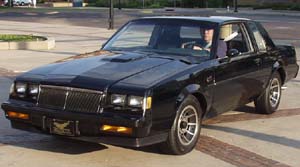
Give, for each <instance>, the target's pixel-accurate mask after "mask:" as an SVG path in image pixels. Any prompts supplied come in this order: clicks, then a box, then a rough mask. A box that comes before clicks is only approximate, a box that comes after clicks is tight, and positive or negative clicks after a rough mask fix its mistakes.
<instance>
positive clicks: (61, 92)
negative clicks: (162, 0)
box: [37, 85, 103, 113]
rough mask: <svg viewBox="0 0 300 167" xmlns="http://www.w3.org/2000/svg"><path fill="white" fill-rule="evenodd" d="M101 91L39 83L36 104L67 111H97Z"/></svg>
mask: <svg viewBox="0 0 300 167" xmlns="http://www.w3.org/2000/svg"><path fill="white" fill-rule="evenodd" d="M102 97H103V92H100V91H93V90H87V89H78V88H71V87H60V86H49V85H41V86H40V94H39V97H38V103H37V104H38V106H39V107H44V108H50V109H57V110H63V111H69V112H85V113H99V111H100V107H101V106H100V103H101V100H102Z"/></svg>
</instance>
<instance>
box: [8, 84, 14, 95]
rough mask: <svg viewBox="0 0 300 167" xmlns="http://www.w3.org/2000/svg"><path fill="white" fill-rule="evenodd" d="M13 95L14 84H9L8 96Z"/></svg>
mask: <svg viewBox="0 0 300 167" xmlns="http://www.w3.org/2000/svg"><path fill="white" fill-rule="evenodd" d="M14 93H15V83H13V84H11V86H10V90H9V94H14Z"/></svg>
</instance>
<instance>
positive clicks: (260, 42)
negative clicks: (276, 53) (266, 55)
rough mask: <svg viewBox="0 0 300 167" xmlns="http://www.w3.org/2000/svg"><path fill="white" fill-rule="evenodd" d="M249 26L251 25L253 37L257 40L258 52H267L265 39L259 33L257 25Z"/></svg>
mask: <svg viewBox="0 0 300 167" xmlns="http://www.w3.org/2000/svg"><path fill="white" fill-rule="evenodd" d="M248 25H249V28H250V31H252V33H253V36H254V38H255V41H256V44H257V47H258V50H259V51H266V50H267V46H266V41H265V39H264V38H263V36H262V35H261V33H260V32H259V30H258V28H257V26H256V24H255V23H252V22H250V23H249V24H248Z"/></svg>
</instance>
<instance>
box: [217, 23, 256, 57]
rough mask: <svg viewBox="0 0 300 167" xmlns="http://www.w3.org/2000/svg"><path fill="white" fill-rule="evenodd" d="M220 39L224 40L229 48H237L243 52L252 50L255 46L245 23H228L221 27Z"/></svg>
mask: <svg viewBox="0 0 300 167" xmlns="http://www.w3.org/2000/svg"><path fill="white" fill-rule="evenodd" d="M220 39H221V40H224V41H225V42H226V45H227V50H230V49H237V50H238V51H240V52H241V53H247V52H252V51H253V47H252V45H251V42H250V40H249V35H248V34H247V31H246V29H245V27H244V25H243V24H226V25H223V26H222V27H221V32H220Z"/></svg>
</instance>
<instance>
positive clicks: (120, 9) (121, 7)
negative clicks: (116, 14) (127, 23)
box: [119, 0, 122, 10]
mask: <svg viewBox="0 0 300 167" xmlns="http://www.w3.org/2000/svg"><path fill="white" fill-rule="evenodd" d="M121 9H122V7H121V0H119V10H121Z"/></svg>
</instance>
